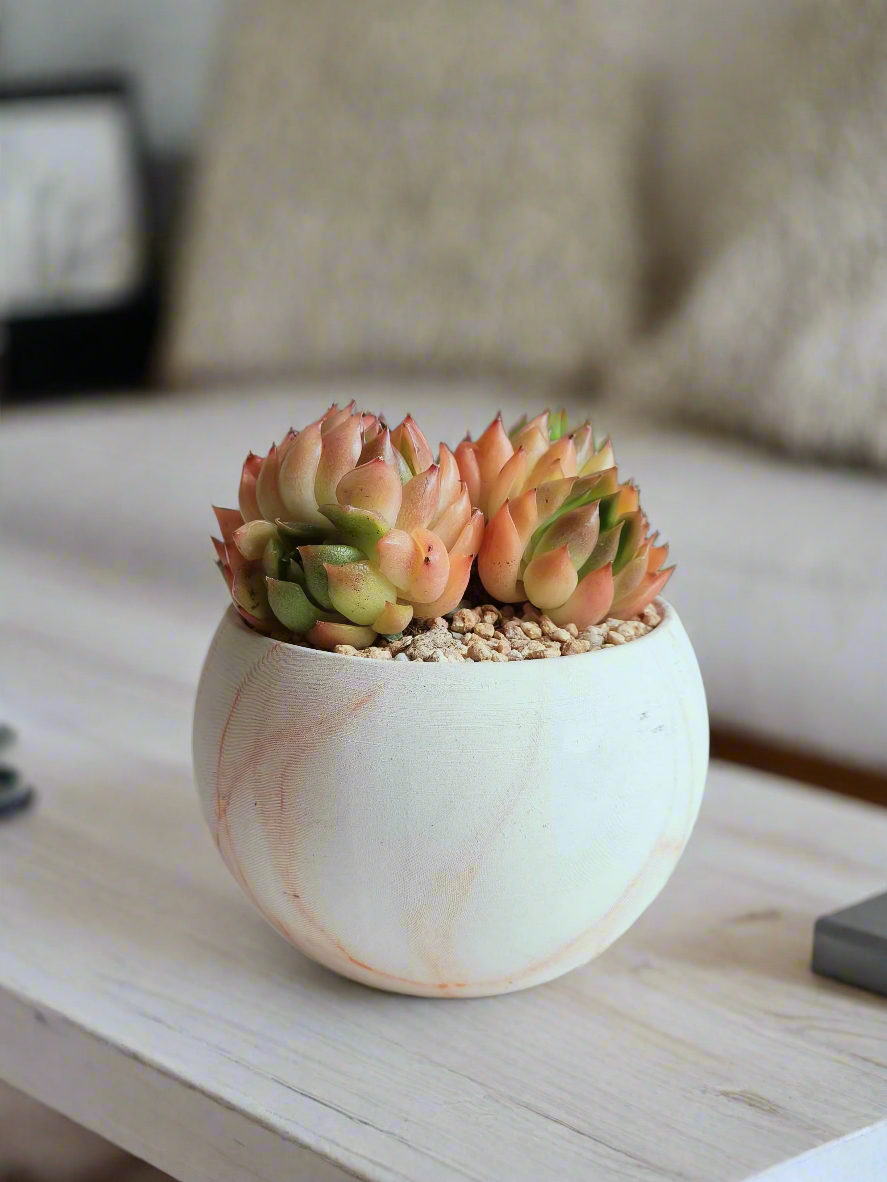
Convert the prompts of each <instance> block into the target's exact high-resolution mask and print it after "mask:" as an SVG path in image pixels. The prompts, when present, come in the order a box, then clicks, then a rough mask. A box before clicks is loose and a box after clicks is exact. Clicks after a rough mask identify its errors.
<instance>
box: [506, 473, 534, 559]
mask: <svg viewBox="0 0 887 1182" xmlns="http://www.w3.org/2000/svg"><path fill="white" fill-rule="evenodd" d="M508 511H509V513H510V514H511V520H512V521H513V522H514V528H515V529H516V530H517V535H518V537H519V538H520V543H521V546H522V547H523V548H524V549H526V546H527V543H528V542H529V541H530V539H531V538H532V536H533V531H534V530H535V528H536V526H537V525H538V523H539V509H538V497H537V495H536V489H534V488H530V489H527V491H526V492H525V493H521V495H520V496H519V497H517V498H516V499H515V500H513V501H511V502H509V505H508Z"/></svg>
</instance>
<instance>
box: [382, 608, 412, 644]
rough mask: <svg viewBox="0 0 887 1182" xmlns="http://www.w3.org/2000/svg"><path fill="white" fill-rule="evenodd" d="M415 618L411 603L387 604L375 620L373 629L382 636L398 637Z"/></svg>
mask: <svg viewBox="0 0 887 1182" xmlns="http://www.w3.org/2000/svg"><path fill="white" fill-rule="evenodd" d="M412 618H413V609H412V606H411V605H410V604H409V603H390V602H389V603H386V604H385V606H384V607H383V608H382V610H381V611H380V612H379V614H378V616H376V618H375V620H373V628H374V629H375V631H376V632H379V633H380V634H381V635H382V636H397V635H398V633H400V632H403V630H404V628H406V626H407V624H409V622H410V620H411V619H412Z"/></svg>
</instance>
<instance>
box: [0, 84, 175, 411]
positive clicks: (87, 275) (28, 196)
mask: <svg viewBox="0 0 887 1182" xmlns="http://www.w3.org/2000/svg"><path fill="white" fill-rule="evenodd" d="M53 120H55V126H53ZM0 128H3V129H5V131H6V135H7V140H8V141H11V142H12V144H13V149H14V148H16V147H18V148H19V149H21V147H22V145H24V149H25V150H24V151H21V150H19V151H18V152H17V153H16V151H15V150H12V151H11V150H9V149H8V148H7V150H6V151H5V153H4V154H5V155H6V157H7V160H6V163H5V165H4V174H5V177H6V180H5V181H4V180H3V179H2V178H0V193H2V190H3V187H4V186H5V187H6V194H5V199H6V201H7V208H6V216H5V217H4V221H5V222H6V226H5V228H3V233H4V235H7V236H8V240H7V246H6V250H5V253H6V254H7V256H9V255H10V254H13V255H15V254H16V252H17V256H18V266H17V268H16V266H15V265H11V266H10V273H11V275H12V278H11V280H8V281H7V287H8V290H6V291H5V292H4V293H3V303H2V304H0V318H2V334H0V380H2V391H3V400H4V402H6V403H9V402H14V401H21V400H27V399H31V398H35V397H39V396H58V395H64V394H73V393H76V392H77V391H80V390H86V389H88V390H93V391H94V390H102V389H109V388H117V389H119V388H124V387H133V386H138V385H141V384H142V383H143V382H144V380H145V378H146V376H147V374H148V371H149V366H150V357H151V352H152V347H153V343H154V339H155V335H156V329H157V321H158V286H159V285H158V275H157V265H156V233H155V226H154V224H153V220H152V201H151V191H150V183H149V170H148V154H147V150H146V145H145V137H144V131H143V128H142V124H141V121H140V119H139V116H138V111H137V106H136V101H135V96H134V93H133V89H132V87H131V85H130V83H129V82H128V80H127V79H126V78H124V77H122V76H119V75H105V74H103V75H100V76H97V75H90V76H89V77H78V78H74V79H62V80H45V79H44V80H40V81H34V82H29V83H27V84H18V85H3V86H0ZM35 129H36V130H37V133H38V134H40V133H41V132H42V134H43V136H44V141H45V137H46V134H47V133H49V134H51V135H52V136H54V143H56V144H57V145H61V147H62V150H61V151H60V152H59V153H58V159H55V158H53V159H48V158H47V155H46V153H45V152H44V151H43V150H42V148H41V143H40V142H38V140H37V139H36V138H35V137H34V130H35ZM10 133H11V134H10ZM0 134H2V132H0ZM29 135H30V137H31V138H30V140H29V139H28V137H29ZM90 137H91V138H90ZM102 137H104V140H102ZM97 161H98V162H99V164H98V165H97V163H96V162H97ZM99 165H101V167H99ZM29 170H30V174H29ZM14 214H18V217H14V216H13V215H14ZM50 227H51V228H50ZM26 237H27V241H25V240H24V239H25V238H26ZM10 248H12V249H10Z"/></svg>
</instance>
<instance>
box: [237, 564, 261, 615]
mask: <svg viewBox="0 0 887 1182" xmlns="http://www.w3.org/2000/svg"><path fill="white" fill-rule="evenodd" d="M231 598H232V599H233V600H234V602H235V603H236V604H239V605H240V607H242V608H243V610H244V611H247V612H249V614H250V615H251V616H255V618H256V619H257V620H270V619H271V609H270V608H269V606H268V593H267V591H266V589H265V576H264V575H263V574H262V568H261V567H260V566H259V564H258V563H257V562H247V563H245V564H244V565H243V566H242V567H240V569H239V570H238V571H237V572H236V574H235V575H234V581H233V582H232V584H231Z"/></svg>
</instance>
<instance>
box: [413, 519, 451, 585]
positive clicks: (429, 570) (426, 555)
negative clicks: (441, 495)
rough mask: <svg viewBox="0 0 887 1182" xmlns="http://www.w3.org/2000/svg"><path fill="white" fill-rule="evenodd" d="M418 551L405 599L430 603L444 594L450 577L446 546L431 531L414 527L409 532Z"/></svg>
mask: <svg viewBox="0 0 887 1182" xmlns="http://www.w3.org/2000/svg"><path fill="white" fill-rule="evenodd" d="M411 533H412V538H413V541H414V542H415V543H416V546H417V547H418V551H419V558H418V561H417V562H416V564H415V566H414V567H413V571H412V575H411V577H410V584H409V587H408V589H407V598H409V599H411V600H412V601H413V602H418V603H430V602H432V601H433V600H435V599H438V598H439V597H440V596H441V595H442V594H443V592H444V589H445V587H446V585H447V579H448V578H449V577H450V556H449V554H448V553H447V549H446V546H444V544H443V543H442V542H441V540H440V538H439V537H438V536H437V534H435V533H432V532H431V530H428V529H423V528H422V527H421V526H416V528H415V529H414V530H412V531H411Z"/></svg>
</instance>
